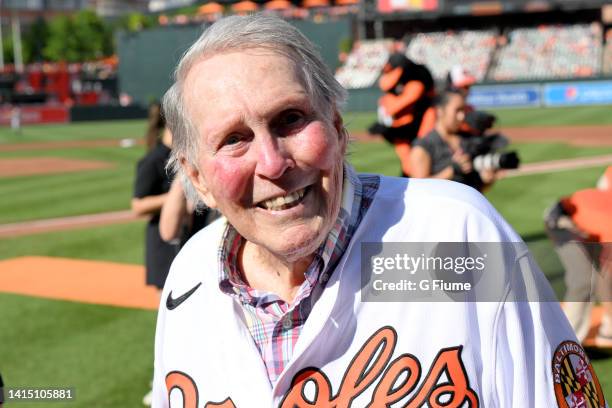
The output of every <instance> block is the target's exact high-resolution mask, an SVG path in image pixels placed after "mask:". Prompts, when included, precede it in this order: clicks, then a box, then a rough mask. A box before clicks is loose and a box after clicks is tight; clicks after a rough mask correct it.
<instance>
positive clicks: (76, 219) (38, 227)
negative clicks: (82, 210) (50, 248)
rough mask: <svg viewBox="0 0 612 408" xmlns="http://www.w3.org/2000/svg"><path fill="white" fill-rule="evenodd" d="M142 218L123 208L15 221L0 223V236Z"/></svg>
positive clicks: (78, 227)
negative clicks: (96, 212)
mask: <svg viewBox="0 0 612 408" xmlns="http://www.w3.org/2000/svg"><path fill="white" fill-rule="evenodd" d="M144 219H146V217H144V216H142V217H139V216H136V215H134V213H132V211H129V210H125V211H113V212H106V213H99V214H86V215H77V216H73V217H61V218H51V219H46V220H36V221H25V222H17V223H13V224H4V225H0V238H14V237H20V236H23V235H32V234H41V233H45V232H53V231H64V230H75V229H82V228H92V227H98V226H101V225H109V224H120V223H124V222H132V221H137V220H144Z"/></svg>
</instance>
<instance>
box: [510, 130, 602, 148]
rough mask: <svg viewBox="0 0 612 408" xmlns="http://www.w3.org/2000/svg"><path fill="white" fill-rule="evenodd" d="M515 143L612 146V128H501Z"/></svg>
mask: <svg viewBox="0 0 612 408" xmlns="http://www.w3.org/2000/svg"><path fill="white" fill-rule="evenodd" d="M500 131H501V133H503V134H505V135H507V136H508V137H509V138H510V139H511V140H512V141H516V142H552V141H554V142H563V143H568V144H571V145H574V146H612V126H563V127H561V126H558V127H550V126H549V127H528V128H501V129H500Z"/></svg>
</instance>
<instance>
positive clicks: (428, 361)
mask: <svg viewBox="0 0 612 408" xmlns="http://www.w3.org/2000/svg"><path fill="white" fill-rule="evenodd" d="M344 98H345V92H344V90H343V89H342V88H341V87H340V85H339V84H338V83H337V82H336V81H335V80H334V77H333V75H332V74H331V73H330V72H329V70H328V69H327V68H326V67H325V65H324V64H323V63H322V61H321V59H320V58H319V57H318V55H317V54H316V52H315V51H314V50H313V46H312V44H311V43H310V42H309V41H308V40H306V39H305V38H304V37H303V36H302V35H301V34H300V33H299V32H298V31H297V30H296V29H295V28H293V27H292V26H291V25H290V24H288V23H286V22H283V21H281V20H278V19H275V18H269V17H263V16H258V15H255V16H249V17H230V18H227V19H223V20H220V21H219V22H217V23H216V24H214V25H213V26H211V27H210V28H208V29H207V30H206V32H205V33H204V34H203V35H202V36H201V37H200V38H199V39H198V40H197V41H196V42H195V43H194V44H193V46H192V47H191V48H190V49H189V50H188V52H187V53H186V54H185V55H184V57H183V58H182V60H181V61H180V63H179V65H178V67H177V70H176V83H175V84H174V85H173V86H172V87H171V89H170V90H169V91H168V93H167V95H166V96H165V99H164V111H165V112H166V115H167V122H168V124H169V126H170V128H171V130H172V133H173V134H174V136H175V139H174V140H175V144H174V148H173V162H172V165H173V166H174V167H175V169H176V170H178V171H179V172H180V173H181V174H182V175H183V176H184V177H186V179H188V183H187V184H188V185H187V187H186V188H187V193H188V194H191V195H192V197H193V198H196V199H199V200H201V201H203V202H204V203H205V204H206V205H207V206H209V207H211V208H216V209H218V210H219V211H220V212H221V213H222V214H223V215H224V217H223V218H221V219H220V220H218V221H217V222H216V223H214V224H212V225H210V226H209V227H207V228H206V229H204V230H203V231H201V232H199V233H198V234H196V235H195V236H194V237H193V238H192V239H191V240H190V241H189V242H188V243H187V244H186V245H185V246H184V247H183V249H182V250H181V252H180V253H179V255H178V256H177V257H176V258H175V261H174V263H173V265H172V268H171V272H170V276H169V278H168V281H167V283H166V286H165V289H164V293H163V295H162V296H163V300H162V304H161V305H160V311H159V317H158V325H157V334H156V346H155V349H156V350H155V380H154V402H153V406H154V407H167V406H174V407H187V408H195V407H211V406H222V407H237V408H242V407H269V406H274V407H277V406H282V407H332V406H335V407H349V406H351V407H365V406H371V407H390V406H411V407H421V406H430V407H439V406H448V407H451V406H452V407H459V406H470V407H478V406H487V407H489V406H504V407H506V406H513V405H515V406H516V405H520V406H521V407H550V406H556V405H557V404H559V405H560V406H566V405H563V404H566V399H568V398H569V399H571V398H583V397H585V398H590V399H591V401H595V403H596V404H598V405H597V406H603V404H605V402H604V400H603V395H602V393H601V387H600V386H599V383H598V382H597V378H596V377H595V375H594V373H593V371H592V369H591V368H590V364H589V361H588V358H587V357H586V356H585V355H584V352H583V351H582V349H581V347H580V346H579V345H578V344H576V343H574V341H575V337H574V336H573V334H572V332H571V328H570V327H569V325H568V324H567V322H566V320H565V318H564V317H563V314H562V312H561V311H560V309H559V307H558V305H557V304H556V303H554V302H552V301H551V302H541V303H538V302H527V301H523V300H525V299H523V300H521V299H519V298H520V296H519V297H516V296H515V295H516V294H515V293H513V292H512V290H511V289H512V286H513V285H511V283H513V284H516V286H517V287H521V286H526V284H527V283H528V282H530V283H531V284H533V285H535V286H536V287H543V288H544V289H546V287H545V286H546V285H545V282H544V278H543V276H542V275H541V273H540V272H538V271H537V270H534V268H533V264H532V262H531V261H530V259H529V257H528V255H527V254H522V255H519V256H517V257H516V259H514V260H513V263H512V264H510V265H505V264H504V265H494V266H495V267H496V268H492V269H496V270H498V271H497V272H498V273H499V274H500V275H495V273H494V272H492V276H493V278H494V280H495V281H496V282H500V283H501V284H502V286H503V291H502V292H503V293H502V294H501V296H500V299H496V300H494V301H493V300H491V301H488V302H483V303H475V302H466V301H452V300H447V301H411V300H413V299H417V298H419V296H420V295H423V294H422V293H421V294H419V293H416V292H415V294H414V295H413V294H412V292H407V293H408V294H407V295H406V296H405V297H402V299H403V301H392V302H385V301H380V300H382V298H384V296H385V294H384V293H379V291H378V289H376V288H373V287H371V286H369V284H370V280H369V277H371V276H374V275H375V274H376V273H379V271H378V270H376V271H374V274H372V273H365V274H364V273H363V271H364V270H365V271H366V272H367V271H369V262H370V260H369V258H368V256H366V257H365V263H364V262H363V259H362V255H363V254H365V253H366V252H368V251H369V252H368V253H371V254H372V258H371V259H372V265H373V266H376V267H377V268H378V267H380V266H381V264H379V263H378V262H377V261H375V260H376V259H379V258H377V256H378V255H377V254H380V253H381V251H384V250H386V249H385V246H383V245H382V244H383V243H387V242H396V243H424V242H429V243H438V242H463V243H465V242H467V241H469V242H478V241H483V242H498V243H499V242H502V241H504V242H505V241H520V239H519V237H518V236H517V235H516V234H515V233H514V232H513V231H512V230H511V229H510V227H508V225H507V224H506V223H505V222H504V221H503V220H502V219H501V217H500V216H499V215H498V214H497V213H496V212H495V210H494V209H493V208H492V207H491V206H490V205H489V204H488V203H487V202H486V200H485V199H484V198H482V196H480V195H478V194H477V193H476V192H474V191H473V190H471V189H468V188H466V187H464V186H461V185H459V184H455V183H451V182H447V181H439V180H438V181H436V180H406V179H403V180H402V179H395V178H386V177H382V176H373V175H369V176H366V175H357V174H356V173H355V172H354V171H353V170H352V169H351V167H350V166H349V165H348V164H347V163H346V162H345V161H344V155H345V153H346V150H347V137H348V136H347V133H346V130H345V129H344V127H343V124H342V118H341V115H340V106H341V104H342V102H343V100H344ZM368 245H370V246H368ZM372 245H373V247H372ZM379 249H380V250H379ZM397 255H398V257H399V256H400V255H401V254H397ZM406 255H407V254H404V256H406ZM420 256H421V255H418V256H416V257H415V258H414V259H412V260H413V261H415V259H416V261H418V259H421V258H419V257H420ZM485 256H486V255H485ZM422 257H423V259H425V255H424V254H423V255H422ZM417 258H418V259H417ZM397 259H399V258H397ZM457 259H458V258H457ZM389 260H390V261H391V262H387V261H389ZM399 260H401V259H399ZM481 260H482V259H481ZM393 262H394V258H387V259H385V262H384V266H385V267H388V266H391V265H389V263H393ZM418 262H420V261H418ZM456 265H459V264H458V263H456ZM413 272H414V271H413ZM487 272H488V271H487ZM410 273H412V272H409V273H405V274H404V276H405V277H407V276H409V275H410ZM376 276H378V275H376ZM480 278H481V280H487V279H488V278H487V276H484V275H483V276H481V277H480ZM379 286H380V285H379ZM422 289H423V291H426V290H427V288H422ZM464 289H465V288H464ZM373 291H374V292H376V293H374V292H373ZM443 292H444V295H445V296H448V297H449V298H453V299H454V297H455V296H456V295H458V294H461V293H458V292H453V291H452V290H446V289H444V290H443ZM377 299H378V300H377ZM394 299H395V298H393V299H391V300H394ZM420 299H421V300H422V298H420ZM517 299H518V300H517ZM572 381H573V382H572ZM567 383H571V384H572V385H571V386H566V385H565V384H567Z"/></svg>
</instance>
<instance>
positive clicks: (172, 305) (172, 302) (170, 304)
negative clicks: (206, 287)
mask: <svg viewBox="0 0 612 408" xmlns="http://www.w3.org/2000/svg"><path fill="white" fill-rule="evenodd" d="M201 284H202V282H200V283H198V284H197V285H195V286H194V287H193V288H191V289H190V290H189V291H188V292H185V293H183V294H182V295H181V296H179V297H177V298H176V299H172V291H170V293H168V298H167V299H166V307H167V308H168V310H174V309H176V308H177V307H178V306H179V305H180V304H181V303H183V302H184V301H186V300H187V298H188V297H189V296H191V295H193V292H195V291H196V290H198V288H199V287H200V285H201Z"/></svg>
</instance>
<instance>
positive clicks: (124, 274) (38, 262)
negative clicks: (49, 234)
mask: <svg viewBox="0 0 612 408" xmlns="http://www.w3.org/2000/svg"><path fill="white" fill-rule="evenodd" d="M0 270H1V271H2V273H1V274H0V292H7V293H15V294H19V295H28V296H36V297H42V298H48V299H59V300H71V301H75V302H83V303H94V304H99V305H110V306H120V307H131V308H139V309H150V310H154V309H157V306H158V304H159V298H158V294H157V290H156V289H155V288H153V287H147V286H145V283H144V282H145V270H144V267H142V266H138V265H126V264H120V263H115V262H101V261H85V260H77V259H66V258H50V257H39V256H28V257H19V258H13V259H8V260H5V261H0Z"/></svg>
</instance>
